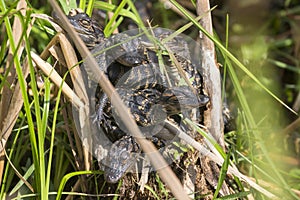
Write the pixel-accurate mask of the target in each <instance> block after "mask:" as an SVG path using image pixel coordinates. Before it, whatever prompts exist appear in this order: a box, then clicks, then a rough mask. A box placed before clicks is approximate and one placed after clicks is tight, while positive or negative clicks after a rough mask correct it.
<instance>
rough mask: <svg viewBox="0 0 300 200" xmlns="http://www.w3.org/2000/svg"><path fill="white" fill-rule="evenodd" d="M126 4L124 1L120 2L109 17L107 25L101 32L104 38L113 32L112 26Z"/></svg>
mask: <svg viewBox="0 0 300 200" xmlns="http://www.w3.org/2000/svg"><path fill="white" fill-rule="evenodd" d="M126 3H127V2H126V1H121V3H120V4H119V6H118V7H117V8H116V10H115V11H114V14H113V16H112V17H111V19H110V20H109V21H108V23H107V25H106V26H105V28H104V30H103V32H104V35H105V36H106V37H109V36H110V35H111V33H112V32H113V31H114V30H115V28H116V26H113V24H114V23H115V22H116V19H117V17H118V16H119V15H120V12H121V10H122V9H123V8H124V6H125V5H126ZM119 23H120V22H119ZM112 26H113V27H112Z"/></svg>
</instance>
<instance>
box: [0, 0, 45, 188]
mask: <svg viewBox="0 0 300 200" xmlns="http://www.w3.org/2000/svg"><path fill="white" fill-rule="evenodd" d="M0 8H1V10H2V11H6V7H5V3H4V1H3V0H0ZM21 21H22V20H21ZM4 23H5V27H6V31H7V35H8V40H9V44H10V48H11V49H12V51H13V55H14V56H13V61H14V64H15V67H16V72H17V76H18V80H19V84H20V88H21V91H22V97H23V101H24V109H25V112H26V116H27V121H28V127H29V133H30V134H29V135H30V141H31V148H32V156H33V161H34V163H35V166H38V163H39V158H38V157H39V155H38V148H37V143H36V137H35V130H34V123H33V119H32V115H31V110H30V103H29V98H28V94H27V87H26V82H25V77H24V76H23V73H22V67H21V63H20V61H19V59H18V57H17V53H16V52H17V48H16V45H15V42H14V38H13V34H12V28H11V24H10V22H9V19H8V17H4ZM23 36H24V31H23ZM27 46H28V44H27ZM35 172H36V173H35V181H36V187H37V191H40V178H39V176H40V171H39V169H36V170H35Z"/></svg>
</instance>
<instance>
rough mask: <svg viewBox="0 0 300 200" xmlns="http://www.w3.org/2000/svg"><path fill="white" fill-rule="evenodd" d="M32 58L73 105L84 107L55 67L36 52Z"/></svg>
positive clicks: (32, 53) (32, 54)
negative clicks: (60, 88)
mask: <svg viewBox="0 0 300 200" xmlns="http://www.w3.org/2000/svg"><path fill="white" fill-rule="evenodd" d="M31 57H32V59H33V61H34V62H35V63H36V64H37V65H38V66H39V68H40V69H41V70H42V71H43V72H44V73H45V74H46V75H47V76H49V78H50V79H51V80H52V81H53V82H54V83H55V85H57V86H61V87H62V91H63V93H64V94H65V95H66V96H67V97H68V99H69V100H70V101H71V102H72V104H73V105H75V106H76V107H77V108H78V109H79V108H80V107H84V103H83V102H82V101H81V99H79V98H78V96H77V95H76V94H75V93H74V91H73V90H72V88H70V87H69V86H68V84H66V83H65V82H64V81H63V79H62V78H61V77H60V75H59V74H58V73H57V72H56V71H55V70H54V69H53V67H52V66H51V65H50V64H49V63H47V62H45V61H44V60H43V59H41V58H40V57H39V56H38V55H37V54H35V53H34V52H31Z"/></svg>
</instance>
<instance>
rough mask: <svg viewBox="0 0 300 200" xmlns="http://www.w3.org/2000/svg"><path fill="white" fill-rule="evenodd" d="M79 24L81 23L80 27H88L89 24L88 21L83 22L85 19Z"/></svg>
mask: <svg viewBox="0 0 300 200" xmlns="http://www.w3.org/2000/svg"><path fill="white" fill-rule="evenodd" d="M80 23H81V25H82V26H85V27H89V26H90V22H89V21H88V20H85V19H82V20H80Z"/></svg>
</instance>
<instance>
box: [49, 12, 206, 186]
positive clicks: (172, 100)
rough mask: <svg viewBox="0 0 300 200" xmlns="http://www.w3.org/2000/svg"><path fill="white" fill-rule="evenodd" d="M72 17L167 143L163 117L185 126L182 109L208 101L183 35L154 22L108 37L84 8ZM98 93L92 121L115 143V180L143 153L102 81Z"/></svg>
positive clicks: (147, 131)
mask: <svg viewBox="0 0 300 200" xmlns="http://www.w3.org/2000/svg"><path fill="white" fill-rule="evenodd" d="M67 17H68V19H69V21H70V22H71V24H72V25H73V26H74V27H75V30H76V31H77V32H78V33H79V36H80V37H81V38H82V39H83V41H84V42H85V43H86V45H87V46H88V47H89V49H90V50H91V52H92V54H93V55H95V59H96V60H97V63H98V64H99V67H100V69H101V70H102V71H104V72H105V74H106V76H107V77H108V79H109V80H110V81H111V83H112V84H113V85H114V86H115V88H116V91H117V92H118V93H119V95H120V96H121V98H122V100H123V101H124V103H125V105H126V106H127V107H129V109H130V112H131V113H132V115H133V117H134V119H135V121H136V123H137V124H138V125H139V126H140V129H141V131H142V133H143V134H144V135H145V137H146V138H148V139H149V140H152V141H154V142H157V141H159V140H161V141H160V143H164V141H162V140H163V138H165V137H164V134H167V133H166V132H168V131H167V130H166V129H165V128H164V120H172V121H176V123H178V124H179V126H180V120H179V121H178V119H180V117H179V114H182V115H183V116H184V117H188V116H185V115H187V113H189V112H188V111H189V110H191V109H193V108H199V107H202V106H205V105H206V104H207V102H208V101H209V99H208V97H207V96H206V95H204V94H203V92H202V76H201V74H200V71H199V69H198V67H196V65H194V64H193V62H192V59H191V56H190V50H189V48H188V45H187V42H186V41H185V40H184V38H183V37H181V36H172V34H173V32H172V31H169V30H165V29H161V28H155V29H151V30H150V29H149V30H147V31H148V32H143V31H140V30H135V31H129V32H126V33H119V34H116V35H112V36H111V37H109V38H105V37H104V34H103V32H102V31H101V28H100V27H99V26H98V25H97V24H96V22H95V21H93V20H91V19H90V18H89V17H88V16H87V15H86V14H85V13H82V12H78V11H77V10H74V11H72V12H70V13H69V15H68V16H67ZM54 18H55V20H56V21H57V22H58V23H59V19H57V18H56V17H55V16H54ZM84 65H85V63H84V64H83V66H84ZM87 74H88V75H89V78H90V79H91V80H95V77H96V76H97V75H96V74H91V73H89V71H87ZM95 96H96V107H95V117H94V119H93V122H94V123H96V124H97V125H98V128H99V129H100V130H102V131H103V132H104V133H105V134H106V136H107V137H108V138H109V140H110V141H111V142H112V143H113V144H112V146H111V148H110V150H109V152H108V156H107V159H106V163H105V166H106V167H105V169H104V177H105V179H106V180H107V181H108V182H111V183H115V182H117V181H118V180H119V179H120V178H121V177H122V176H123V175H124V174H126V172H127V170H128V169H129V168H130V167H131V166H132V164H134V163H135V160H136V159H138V155H139V153H140V152H141V148H140V146H139V144H138V143H137V142H136V141H135V139H134V138H133V137H132V136H131V135H130V133H129V132H128V131H127V130H126V127H125V126H124V125H123V123H122V121H121V120H119V117H118V113H117V112H115V111H114V108H113V106H112V105H111V102H110V100H109V98H108V97H107V95H106V94H105V93H104V92H103V91H102V89H101V88H100V87H99V86H98V88H97V92H96V95H95ZM175 118H176V120H175Z"/></svg>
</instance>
